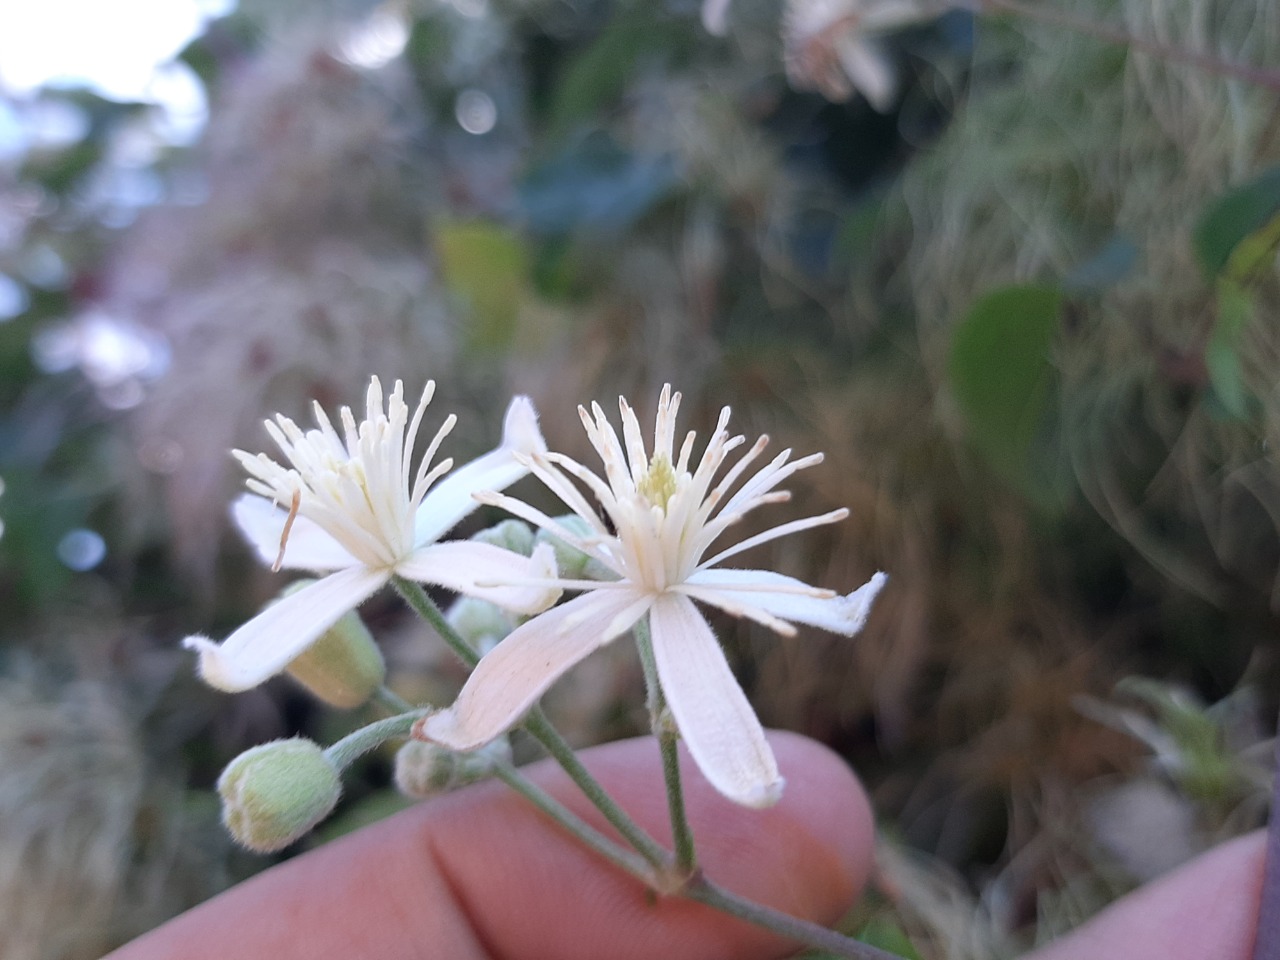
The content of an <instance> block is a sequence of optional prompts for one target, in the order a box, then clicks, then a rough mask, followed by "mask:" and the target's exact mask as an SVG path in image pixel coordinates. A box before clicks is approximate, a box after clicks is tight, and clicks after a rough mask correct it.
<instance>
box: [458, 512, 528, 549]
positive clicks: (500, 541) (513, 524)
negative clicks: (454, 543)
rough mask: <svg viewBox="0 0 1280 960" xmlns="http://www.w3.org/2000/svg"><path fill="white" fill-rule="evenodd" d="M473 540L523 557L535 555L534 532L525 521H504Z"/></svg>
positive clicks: (480, 533)
mask: <svg viewBox="0 0 1280 960" xmlns="http://www.w3.org/2000/svg"><path fill="white" fill-rule="evenodd" d="M471 539H472V540H475V541H477V542H479V543H487V544H490V545H492V546H495V547H501V548H502V549H503V550H510V551H511V552H512V553H518V554H520V555H521V556H523V557H527V556H529V555H530V554H531V553H533V531H532V530H530V529H529V525H528V524H527V523H525V522H524V521H523V520H503V521H502V522H501V523H498V524H496V525H494V526H492V527H489V529H487V530H481V531H480V532H479V533H477V534H476V535H475V536H473V537H472V538H471Z"/></svg>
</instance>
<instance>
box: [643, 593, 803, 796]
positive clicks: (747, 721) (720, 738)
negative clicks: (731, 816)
mask: <svg viewBox="0 0 1280 960" xmlns="http://www.w3.org/2000/svg"><path fill="white" fill-rule="evenodd" d="M649 627H650V630H651V632H652V635H653V655H654V659H655V660H656V662H657V665H658V680H659V682H660V683H661V684H662V692H663V694H664V695H665V696H666V698H667V706H668V707H670V708H671V715H672V716H673V717H675V721H676V727H677V728H679V730H680V736H681V737H683V738H684V742H685V744H686V745H687V746H688V748H689V753H690V754H691V755H692V757H693V759H694V762H696V763H697V764H698V769H700V770H701V771H702V773H703V775H704V776H705V777H706V778H707V779H708V780H709V781H710V782H711V785H712V786H713V787H715V788H716V789H717V790H719V791H720V792H721V793H722V794H724V795H725V796H726V797H728V798H729V799H730V800H732V801H734V803H740V804H742V805H743V806H747V807H757V808H759V807H769V806H772V805H773V804H775V803H777V802H778V800H779V799H780V798H781V796H782V786H783V779H782V775H781V774H780V773H779V772H778V764H777V761H776V760H774V758H773V751H772V750H771V749H770V748H769V743H768V741H767V740H765V736H764V729H763V728H762V727H761V726H760V721H759V720H758V719H757V718H756V714H755V711H754V710H752V709H751V704H750V703H748V702H747V698H746V695H745V694H743V692H742V687H740V686H738V681H737V680H735V679H734V677H733V673H732V671H730V669H729V664H728V662H727V661H726V660H725V658H724V651H722V650H721V649H720V643H719V641H718V640H716V638H715V634H713V633H712V632H711V627H710V626H708V625H707V621H706V620H705V619H703V616H702V614H701V613H699V612H698V610H697V608H696V607H695V606H694V605H693V601H692V600H690V599H689V598H688V597H682V596H679V595H676V594H663V595H662V596H660V597H658V599H657V600H656V601H655V602H654V604H653V607H652V609H651V610H650V612H649Z"/></svg>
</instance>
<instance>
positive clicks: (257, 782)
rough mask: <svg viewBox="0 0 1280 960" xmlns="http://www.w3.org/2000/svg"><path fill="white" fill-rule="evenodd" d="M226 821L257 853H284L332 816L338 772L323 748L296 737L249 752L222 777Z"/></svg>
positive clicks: (338, 785)
mask: <svg viewBox="0 0 1280 960" xmlns="http://www.w3.org/2000/svg"><path fill="white" fill-rule="evenodd" d="M218 793H219V794H220V795H221V797H222V822H223V823H224V824H226V827H227V830H228V831H230V833H231V836H232V837H234V838H235V839H236V842H238V843H240V844H241V845H242V846H245V847H248V848H249V849H250V850H253V851H255V852H256V853H273V852H275V851H276V850H282V849H284V848H285V847H287V846H289V844H291V843H293V842H294V841H295V840H297V839H299V838H300V837H301V836H303V834H305V833H307V832H308V831H309V830H310V829H311V828H312V827H314V826H315V825H316V824H317V823H319V822H320V821H321V820H323V819H324V818H325V817H327V816H328V815H329V814H330V812H332V810H333V808H334V806H335V805H336V804H337V802H338V797H340V796H341V795H342V780H341V778H340V777H339V776H338V769H337V767H335V766H334V765H333V763H331V762H330V760H329V758H328V757H326V756H325V752H324V750H323V749H322V748H321V747H320V745H319V744H317V743H314V742H312V741H310V740H305V739H302V738H301V737H295V738H294V739H292V740H273V741H271V742H270V743H264V744H261V745H260V746H257V747H253V748H251V749H249V750H246V751H245V752H244V753H242V754H240V756H238V757H236V758H235V759H234V760H232V761H231V763H229V764H228V765H227V769H225V770H223V771H222V776H221V777H219V778H218Z"/></svg>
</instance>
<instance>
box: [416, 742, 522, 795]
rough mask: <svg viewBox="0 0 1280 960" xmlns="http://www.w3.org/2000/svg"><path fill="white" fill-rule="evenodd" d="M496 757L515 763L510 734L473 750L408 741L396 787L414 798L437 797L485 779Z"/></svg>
mask: <svg viewBox="0 0 1280 960" xmlns="http://www.w3.org/2000/svg"><path fill="white" fill-rule="evenodd" d="M495 760H501V761H503V762H505V763H510V762H511V741H510V740H508V739H507V738H506V737H499V738H498V739H496V740H493V741H490V742H489V743H487V744H485V745H484V746H483V747H481V748H480V749H479V750H475V751H471V752H469V753H458V752H456V751H453V750H449V749H448V748H446V747H442V746H440V745H439V744H436V743H428V742H427V741H425V740H408V741H406V742H405V744H404V745H403V746H402V747H401V748H400V749H399V750H398V751H397V752H396V786H397V787H398V788H399V790H400V792H401V793H403V794H405V795H407V796H410V797H419V798H426V797H433V796H435V795H436V794H439V793H444V792H445V791H447V790H453V789H454V788H456V787H461V786H464V785H466V784H468V783H474V782H475V781H476V780H482V779H484V778H485V777H487V776H489V774H490V773H491V772H492V769H493V763H494V761H495Z"/></svg>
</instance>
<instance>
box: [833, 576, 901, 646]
mask: <svg viewBox="0 0 1280 960" xmlns="http://www.w3.org/2000/svg"><path fill="white" fill-rule="evenodd" d="M888 582H889V575H888V574H886V573H885V572H884V571H877V572H876V573H875V574H874V575H873V576H872V577H871V579H870V580H868V581H867V582H866V583H864V584H863V585H862V586H860V587H859V588H858V589H857V590H855V591H853V593H851V594H849V595H848V596H847V597H841V598H840V600H839V603H840V606H841V614H842V619H843V620H844V621H845V623H846V625H847V627H848V631H849V632H848V635H849V636H853V634H855V633H857V632H858V631H860V630H861V629H862V628H863V626H864V625H865V624H866V622H867V616H868V615H869V614H870V613H871V605H872V604H873V603H874V602H875V599H876V596H877V595H879V593H880V591H881V590H882V589H884V585H885V584H886V583H888Z"/></svg>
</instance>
